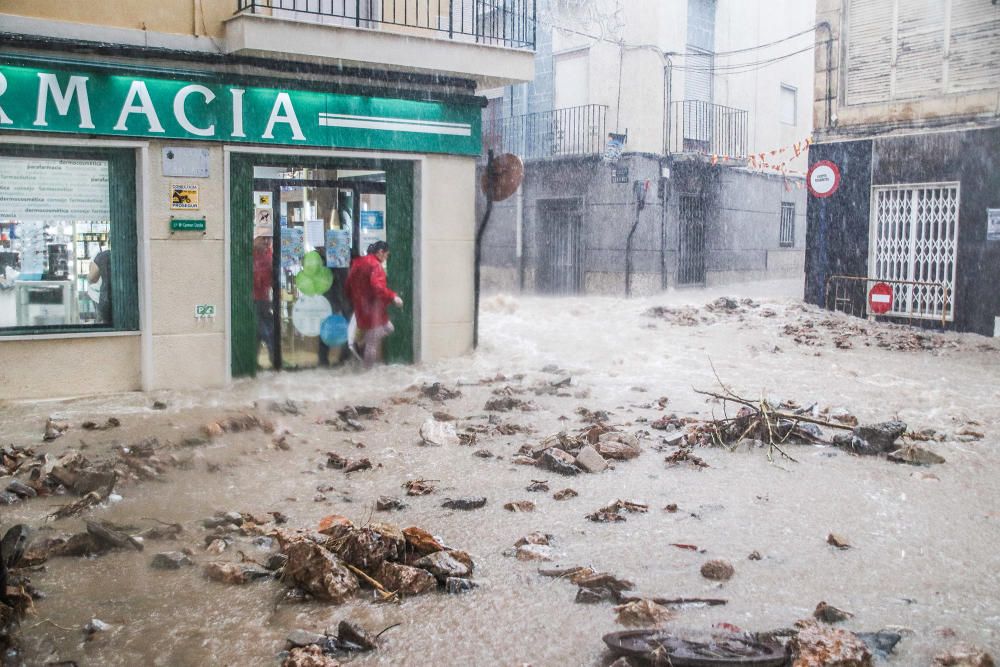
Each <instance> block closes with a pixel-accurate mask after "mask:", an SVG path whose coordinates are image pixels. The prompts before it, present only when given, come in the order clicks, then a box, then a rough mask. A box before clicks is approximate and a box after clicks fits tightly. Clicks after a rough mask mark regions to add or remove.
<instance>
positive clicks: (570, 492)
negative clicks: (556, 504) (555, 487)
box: [552, 488, 580, 500]
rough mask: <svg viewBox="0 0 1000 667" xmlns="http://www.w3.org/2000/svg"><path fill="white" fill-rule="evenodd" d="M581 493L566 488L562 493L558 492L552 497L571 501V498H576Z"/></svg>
mask: <svg viewBox="0 0 1000 667" xmlns="http://www.w3.org/2000/svg"><path fill="white" fill-rule="evenodd" d="M578 495H580V494H579V493H577V492H576V491H574V490H573V489H570V488H565V489H562V490H560V491H556V492H555V493H553V494H552V497H553V498H555V499H556V500H569V499H570V498H576V497H577V496H578Z"/></svg>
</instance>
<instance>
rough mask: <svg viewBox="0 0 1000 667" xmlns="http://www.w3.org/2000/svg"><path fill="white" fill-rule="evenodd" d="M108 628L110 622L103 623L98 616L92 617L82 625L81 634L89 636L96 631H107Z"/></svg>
mask: <svg viewBox="0 0 1000 667" xmlns="http://www.w3.org/2000/svg"><path fill="white" fill-rule="evenodd" d="M110 629H111V624H110V623H105V622H104V621H102V620H101V619H99V618H92V619H90V620H89V621H88V622H87V624H86V625H84V626H83V634H84V635H86V636H87V637H88V638H90V637H91V636H93V635H96V634H97V633H98V632H107V631H108V630H110Z"/></svg>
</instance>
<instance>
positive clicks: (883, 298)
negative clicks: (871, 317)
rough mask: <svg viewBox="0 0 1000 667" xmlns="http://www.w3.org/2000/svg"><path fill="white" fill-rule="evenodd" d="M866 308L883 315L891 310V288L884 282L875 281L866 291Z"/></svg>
mask: <svg viewBox="0 0 1000 667" xmlns="http://www.w3.org/2000/svg"><path fill="white" fill-rule="evenodd" d="M868 310H869V311H870V312H872V313H874V314H876V315H884V314H885V313H888V312H889V311H890V310H892V288H891V287H889V285H887V284H886V283H875V284H874V285H872V288H871V290H869V291H868Z"/></svg>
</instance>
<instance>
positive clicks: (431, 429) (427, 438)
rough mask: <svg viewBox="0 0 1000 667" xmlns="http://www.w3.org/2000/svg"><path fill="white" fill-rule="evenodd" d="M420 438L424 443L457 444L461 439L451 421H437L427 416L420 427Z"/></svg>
mask: <svg viewBox="0 0 1000 667" xmlns="http://www.w3.org/2000/svg"><path fill="white" fill-rule="evenodd" d="M420 440H421V442H422V444H424V445H431V446H440V445H459V444H461V441H460V440H459V438H458V434H457V433H456V432H455V425H454V424H452V423H451V422H442V421H437V420H436V419H434V418H433V417H432V418H429V419H428V420H427V421H425V422H424V423H423V425H421V427H420Z"/></svg>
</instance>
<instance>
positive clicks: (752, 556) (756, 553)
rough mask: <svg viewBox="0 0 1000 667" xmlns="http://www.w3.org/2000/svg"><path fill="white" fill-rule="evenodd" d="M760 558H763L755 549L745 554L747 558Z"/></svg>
mask: <svg viewBox="0 0 1000 667" xmlns="http://www.w3.org/2000/svg"><path fill="white" fill-rule="evenodd" d="M762 558H763V556H761V555H760V552H759V551H757V550H754V551H751V552H750V555H749V556H747V560H760V559H762Z"/></svg>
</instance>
